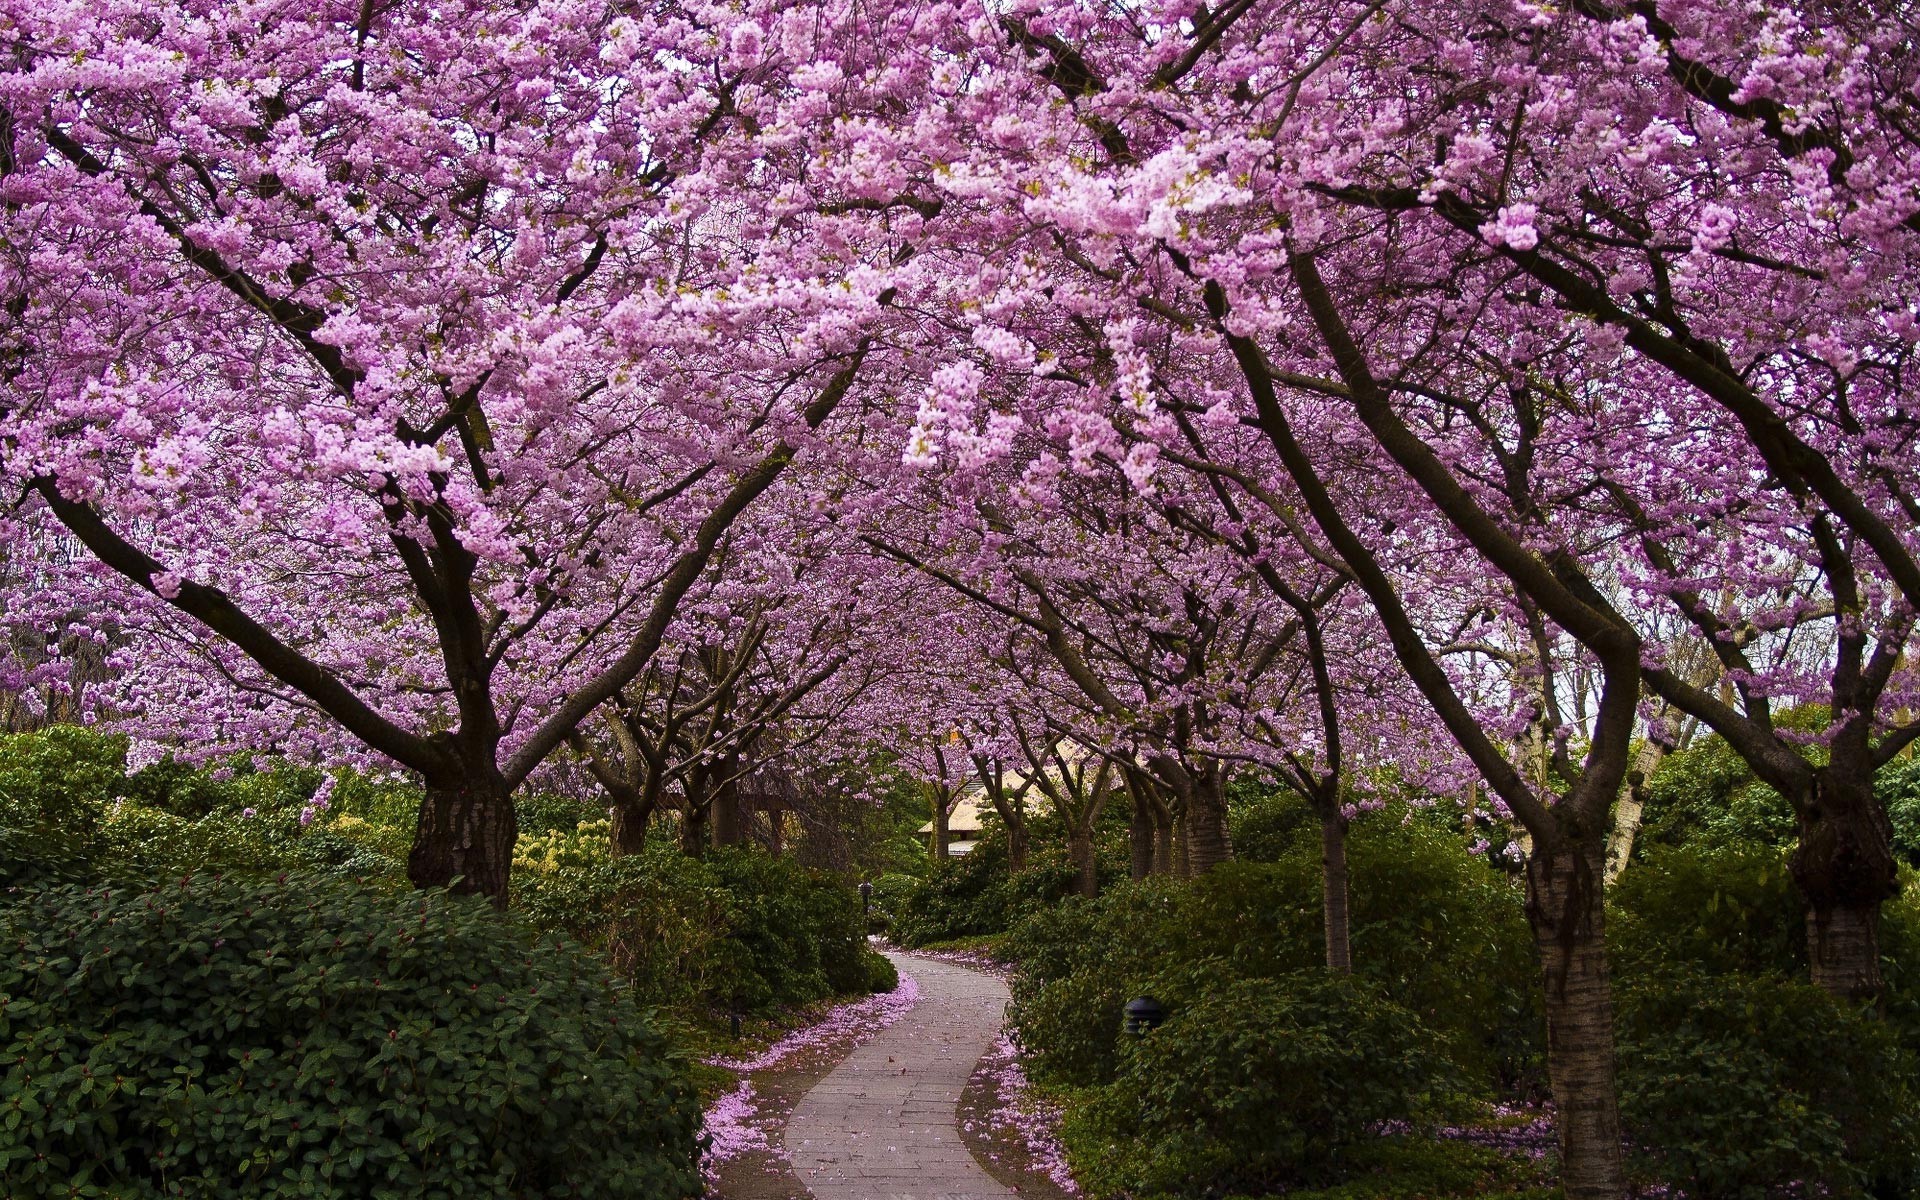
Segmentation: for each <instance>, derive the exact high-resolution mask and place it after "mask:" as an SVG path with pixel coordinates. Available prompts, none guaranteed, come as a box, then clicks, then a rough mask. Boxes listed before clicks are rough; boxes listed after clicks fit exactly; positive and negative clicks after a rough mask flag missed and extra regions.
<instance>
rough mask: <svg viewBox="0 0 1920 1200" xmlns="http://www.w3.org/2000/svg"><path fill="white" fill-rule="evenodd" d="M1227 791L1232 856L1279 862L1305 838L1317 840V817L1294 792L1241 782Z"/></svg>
mask: <svg viewBox="0 0 1920 1200" xmlns="http://www.w3.org/2000/svg"><path fill="white" fill-rule="evenodd" d="M1227 795H1228V801H1229V805H1228V810H1227V814H1228V815H1227V819H1228V827H1229V832H1230V833H1231V834H1232V836H1233V853H1234V855H1235V857H1237V858H1241V859H1244V860H1246V861H1248V862H1264V863H1270V862H1279V861H1280V860H1281V859H1282V858H1285V857H1286V856H1287V855H1289V854H1291V853H1293V852H1295V851H1297V850H1298V849H1300V847H1302V846H1304V845H1306V844H1307V843H1308V842H1309V841H1311V842H1312V843H1313V844H1315V845H1318V844H1319V840H1320V818H1319V817H1317V816H1315V815H1314V812H1313V808H1312V807H1311V806H1310V805H1308V803H1307V802H1306V800H1304V799H1302V798H1301V797H1300V795H1299V794H1298V793H1295V792H1291V791H1287V790H1285V789H1269V788H1264V787H1260V786H1258V785H1254V784H1250V783H1244V782H1243V783H1236V784H1233V785H1231V786H1230V787H1229V788H1228V793H1227Z"/></svg>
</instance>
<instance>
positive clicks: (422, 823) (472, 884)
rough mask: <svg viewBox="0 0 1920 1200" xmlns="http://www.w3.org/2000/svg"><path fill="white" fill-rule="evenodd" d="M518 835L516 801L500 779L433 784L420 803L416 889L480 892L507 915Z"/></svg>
mask: <svg viewBox="0 0 1920 1200" xmlns="http://www.w3.org/2000/svg"><path fill="white" fill-rule="evenodd" d="M518 833H519V825H518V823H517V822H516V820H515V818H514V813H513V800H512V798H511V797H510V796H508V794H507V789H506V785H505V784H504V783H503V782H502V781H501V780H500V779H499V778H498V776H495V777H493V778H490V779H475V778H472V777H468V778H465V779H458V780H450V781H434V782H431V783H429V784H428V785H427V794H426V796H425V798H423V799H422V800H421V802H420V818H419V821H418V823H417V824H416V826H415V827H414V833H413V848H412V850H410V851H409V852H408V854H407V878H408V880H410V881H411V882H412V883H413V886H415V887H421V888H427V887H451V888H452V889H453V890H454V891H455V892H463V893H472V892H477V893H479V894H480V895H483V896H485V897H486V898H487V899H488V900H491V901H492V902H493V906H494V907H495V908H502V909H504V908H505V907H506V906H507V877H508V873H509V871H511V869H512V867H513V842H514V838H515V837H516V836H517V834H518Z"/></svg>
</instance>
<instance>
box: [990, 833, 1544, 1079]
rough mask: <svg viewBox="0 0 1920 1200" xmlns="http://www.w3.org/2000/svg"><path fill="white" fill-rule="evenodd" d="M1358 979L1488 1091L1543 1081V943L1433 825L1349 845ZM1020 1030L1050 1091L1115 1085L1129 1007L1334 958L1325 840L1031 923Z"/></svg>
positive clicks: (1131, 889)
mask: <svg viewBox="0 0 1920 1200" xmlns="http://www.w3.org/2000/svg"><path fill="white" fill-rule="evenodd" d="M1348 865H1349V872H1350V875H1351V888H1350V892H1351V898H1350V907H1351V909H1352V936H1351V941H1352V946H1353V961H1354V968H1355V971H1356V973H1357V974H1359V975H1360V976H1361V977H1362V978H1364V979H1369V980H1372V981H1374V982H1376V983H1378V984H1380V985H1382V986H1384V987H1386V988H1387V989H1388V990H1389V991H1390V993H1391V994H1392V995H1393V996H1394V997H1395V998H1396V1000H1398V1001H1399V1002H1400V1003H1402V1004H1404V1005H1405V1006H1406V1007H1407V1008H1409V1009H1410V1010H1412V1011H1413V1012H1414V1014H1415V1015H1416V1016H1417V1017H1418V1018H1419V1019H1420V1020H1421V1021H1422V1023H1423V1024H1424V1026H1425V1027H1426V1028H1427V1029H1429V1030H1431V1031H1433V1033H1434V1034H1435V1036H1437V1037H1438V1038H1439V1039H1440V1045H1441V1048H1442V1052H1443V1053H1444V1054H1446V1055H1447V1056H1448V1057H1450V1058H1451V1059H1452V1060H1453V1061H1454V1062H1456V1063H1457V1064H1458V1065H1459V1068H1460V1071H1461V1074H1462V1077H1463V1078H1464V1079H1466V1080H1468V1081H1469V1085H1470V1086H1471V1087H1472V1088H1473V1089H1474V1090H1477V1091H1481V1092H1487V1091H1491V1090H1492V1089H1493V1088H1494V1087H1495V1086H1496V1085H1499V1086H1503V1087H1506V1088H1509V1089H1511V1088H1513V1087H1515V1086H1518V1085H1520V1084H1522V1083H1525V1082H1529V1081H1530V1080H1531V1078H1532V1076H1533V1075H1534V1073H1535V1071H1536V1070H1537V1067H1536V1062H1537V1059H1538V1056H1539V1054H1540V1047H1539V1045H1538V1038H1539V1029H1540V1017H1539V1015H1538V1011H1537V1008H1536V1005H1537V1000H1536V998H1535V995H1534V993H1535V991H1536V987H1535V984H1534V966H1533V958H1532V953H1533V952H1532V941H1531V937H1530V935H1529V933H1528V931H1527V927H1526V923H1525V918H1524V915H1523V913H1522V910H1521V898H1520V896H1519V893H1518V890H1517V888H1516V887H1515V885H1514V884H1513V882H1512V881H1511V880H1510V879H1508V878H1507V877H1506V876H1504V875H1502V874H1500V873H1498V872H1496V871H1494V870H1492V869H1491V868H1489V867H1488V866H1487V865H1486V863H1485V862H1483V861H1481V860H1479V859H1476V858H1473V857H1471V856H1469V855H1467V854H1466V853H1465V851H1464V848H1463V847H1462V846H1460V844H1459V842H1458V839H1457V838H1454V837H1452V836H1451V835H1449V834H1447V833H1445V832H1444V831H1442V830H1439V829H1437V828H1436V827H1434V826H1431V825H1429V824H1426V823H1423V822H1419V821H1410V822H1407V823H1404V824H1403V823H1402V822H1400V821H1398V820H1396V819H1394V817H1393V815H1392V814H1390V813H1389V814H1381V815H1380V816H1378V817H1371V818H1368V819H1366V820H1363V821H1361V822H1359V823H1357V824H1356V825H1355V827H1354V830H1353V834H1352V837H1351V840H1350V844H1349V847H1348ZM1007 949H1008V953H1009V955H1010V956H1011V957H1012V958H1014V959H1015V960H1016V961H1018V962H1019V964H1020V967H1021V974H1020V977H1019V978H1018V979H1017V980H1016V981H1015V986H1014V1004H1013V1008H1012V1014H1011V1015H1012V1018H1013V1022H1014V1026H1015V1029H1016V1031H1017V1033H1018V1036H1019V1038H1020V1041H1021V1043H1022V1045H1023V1046H1024V1047H1025V1048H1026V1049H1027V1050H1028V1051H1029V1053H1030V1055H1031V1056H1032V1060H1031V1063H1030V1068H1031V1070H1032V1071H1033V1073H1034V1076H1035V1078H1036V1079H1041V1080H1043V1081H1045V1082H1049V1083H1058V1084H1069V1085H1086V1084H1093V1083H1102V1082H1105V1081H1107V1080H1109V1079H1111V1078H1112V1077H1113V1075H1114V1072H1115V1070H1116V1066H1117V1061H1116V1058H1115V1051H1114V1038H1115V1032H1114V1031H1115V1027H1116V1023H1117V1020H1118V1013H1119V1010H1120V1006H1121V1005H1122V1004H1124V1003H1125V1001H1126V1000H1127V998H1128V997H1130V996H1133V995H1139V994H1141V993H1142V992H1151V993H1153V994H1155V995H1159V996H1160V997H1161V998H1162V999H1174V998H1175V997H1174V996H1172V995H1168V994H1163V993H1168V992H1170V991H1171V990H1172V989H1174V988H1176V987H1177V986H1178V983H1179V981H1180V980H1182V979H1185V978H1188V977H1190V975H1191V972H1192V969H1193V968H1195V967H1196V966H1197V965H1199V964H1209V965H1210V967H1209V969H1211V970H1213V971H1215V972H1217V978H1219V979H1222V980H1231V979H1239V978H1253V979H1258V978H1273V977H1277V976H1280V975H1283V974H1286V973H1288V972H1293V971H1298V970H1302V969H1306V968H1310V967H1314V966H1318V965H1320V964H1322V963H1323V962H1324V961H1325V949H1324V935H1323V924H1322V915H1321V895H1320V862H1319V849H1318V830H1317V828H1316V829H1315V830H1314V834H1313V839H1312V842H1311V844H1310V845H1308V844H1298V845H1296V846H1294V847H1293V848H1292V849H1290V850H1288V851H1287V853H1286V854H1285V855H1284V856H1283V858H1282V860H1281V861H1280V862H1276V863H1250V862H1235V863H1229V864H1225V865H1223V866H1221V867H1218V868H1215V869H1214V870H1213V871H1210V872H1208V873H1207V874H1206V875H1204V876H1201V877H1200V878H1197V879H1194V880H1191V881H1188V882H1186V883H1180V882H1176V881H1173V880H1168V879H1149V880H1143V881H1141V882H1139V883H1134V884H1126V885H1121V886H1118V887H1115V888H1112V889H1110V890H1109V891H1108V892H1107V893H1105V894H1103V895H1102V896H1101V897H1100V898H1099V899H1097V900H1095V901H1092V902H1087V901H1084V900H1078V899H1074V900H1069V901H1067V902H1065V903H1063V904H1059V905H1057V906H1055V907H1053V908H1051V909H1048V910H1046V911H1044V912H1043V913H1042V914H1040V915H1038V916H1036V917H1034V918H1032V919H1030V920H1029V921H1027V922H1026V923H1025V924H1023V925H1021V926H1020V927H1019V928H1018V929H1017V930H1016V931H1015V933H1014V935H1013V937H1012V938H1011V939H1010V940H1009V942H1008V947H1007Z"/></svg>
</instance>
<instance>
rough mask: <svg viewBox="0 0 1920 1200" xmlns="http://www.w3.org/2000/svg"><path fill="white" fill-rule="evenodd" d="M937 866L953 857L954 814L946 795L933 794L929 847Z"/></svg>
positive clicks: (936, 792)
mask: <svg viewBox="0 0 1920 1200" xmlns="http://www.w3.org/2000/svg"><path fill="white" fill-rule="evenodd" d="M927 851H928V853H929V854H931V855H932V857H933V861H934V863H935V865H938V864H940V863H943V862H945V861H946V860H947V859H949V858H951V857H953V813H952V811H951V810H949V809H948V808H947V797H946V793H944V792H942V791H940V790H939V789H938V788H935V789H934V792H933V837H932V840H931V841H930V842H929V844H928V846H927Z"/></svg>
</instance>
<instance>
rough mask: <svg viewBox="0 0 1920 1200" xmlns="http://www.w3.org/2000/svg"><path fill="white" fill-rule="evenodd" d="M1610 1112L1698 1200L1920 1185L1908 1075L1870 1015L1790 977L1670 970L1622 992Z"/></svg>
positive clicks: (1760, 1199) (1919, 1135)
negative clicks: (1616, 1087)
mask: <svg viewBox="0 0 1920 1200" xmlns="http://www.w3.org/2000/svg"><path fill="white" fill-rule="evenodd" d="M1619 1029H1620V1064H1621V1067H1620V1090H1621V1096H1620V1098H1621V1110H1622V1114H1623V1117H1624V1118H1625V1120H1626V1122H1627V1126H1628V1131H1629V1137H1630V1139H1631V1140H1632V1142H1633V1143H1634V1145H1635V1146H1636V1147H1637V1148H1638V1149H1639V1151H1640V1152H1641V1153H1642V1155H1643V1156H1644V1157H1645V1158H1646V1159H1647V1160H1649V1162H1650V1164H1651V1166H1652V1168H1653V1169H1654V1171H1655V1173H1656V1174H1657V1175H1658V1177H1659V1178H1661V1179H1664V1180H1667V1181H1670V1182H1671V1183H1673V1184H1675V1185H1677V1186H1679V1187H1680V1188H1682V1189H1683V1190H1684V1191H1685V1192H1686V1194H1687V1195H1689V1196H1693V1197H1696V1198H1698V1200H1765V1198H1768V1197H1775V1196H1782V1195H1787V1194H1799V1195H1804V1194H1819V1195H1828V1196H1833V1197H1849V1196H1863V1195H1865V1194H1867V1188H1868V1187H1869V1185H1874V1186H1876V1187H1877V1188H1879V1189H1881V1191H1880V1194H1885V1195H1912V1194H1914V1189H1915V1188H1916V1187H1920V1108H1916V1104H1917V1103H1920V1095H1916V1090H1915V1079H1916V1071H1915V1068H1916V1063H1915V1060H1914V1057H1913V1056H1912V1054H1911V1053H1908V1052H1906V1051H1905V1050H1903V1049H1902V1048H1901V1047H1900V1046H1899V1045H1898V1044H1897V1042H1896V1039H1895V1034H1894V1031H1893V1029H1892V1028H1891V1027H1890V1026H1889V1025H1888V1024H1887V1023H1886V1022H1885V1021H1882V1020H1879V1019H1877V1018H1875V1017H1874V1016H1873V1015H1872V1014H1871V1013H1869V1012H1864V1011H1862V1010H1859V1009H1856V1008H1853V1007H1851V1006H1849V1005H1846V1004H1843V1003H1841V1002H1838V1001H1836V1000H1834V999H1833V998H1832V997H1830V996H1828V995H1827V994H1826V993H1824V992H1822V991H1820V990H1819V989H1817V988H1815V987H1813V986H1812V985H1811V984H1808V983H1804V982H1801V981H1799V980H1796V979H1786V978H1780V977H1771V976H1745V975H1737V974H1709V973H1707V972H1705V971H1702V970H1700V969H1698V968H1693V967H1681V968H1676V969H1671V970H1668V971H1665V972H1661V973H1658V974H1648V975H1644V976H1642V977H1640V978H1637V979H1635V980H1633V982H1632V983H1631V984H1630V985H1629V986H1626V987H1623V988H1622V989H1621V1005H1620V1024H1619Z"/></svg>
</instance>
